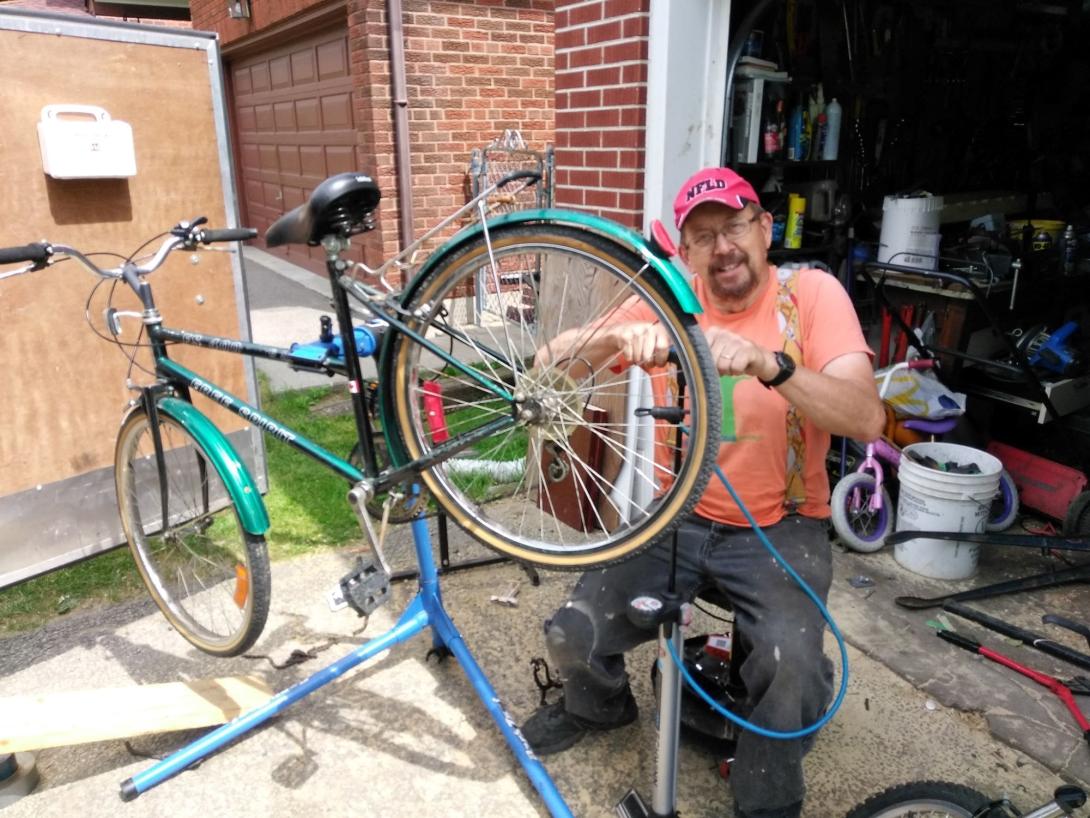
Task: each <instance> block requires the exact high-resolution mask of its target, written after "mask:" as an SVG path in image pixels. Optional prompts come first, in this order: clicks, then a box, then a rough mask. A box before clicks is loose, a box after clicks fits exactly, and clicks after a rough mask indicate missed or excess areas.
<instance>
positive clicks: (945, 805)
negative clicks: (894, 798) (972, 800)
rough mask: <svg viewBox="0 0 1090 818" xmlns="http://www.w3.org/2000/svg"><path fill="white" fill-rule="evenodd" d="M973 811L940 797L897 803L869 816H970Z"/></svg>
mask: <svg viewBox="0 0 1090 818" xmlns="http://www.w3.org/2000/svg"><path fill="white" fill-rule="evenodd" d="M972 815H973V812H972V811H971V810H967V809H965V808H964V807H960V806H958V805H956V804H951V803H950V802H949V801H943V800H941V799H935V800H919V801H915V802H913V803H911V804H898V805H896V806H892V807H889V808H887V809H884V810H882V811H881V812H876V813H874V814H873V815H872V816H871V818H972Z"/></svg>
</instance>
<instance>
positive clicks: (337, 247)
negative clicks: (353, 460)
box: [322, 234, 378, 477]
mask: <svg viewBox="0 0 1090 818" xmlns="http://www.w3.org/2000/svg"><path fill="white" fill-rule="evenodd" d="M322 247H323V248H324V249H325V252H326V271H327V273H328V274H329V281H330V284H331V286H332V290H333V310H334V312H335V314H336V316H337V325H338V328H339V330H340V333H341V343H342V344H343V349H344V363H345V369H346V370H347V372H348V391H349V393H350V394H351V396H352V413H353V415H354V417H355V420H356V435H357V437H358V438H359V441H360V448H361V449H362V451H363V463H364V473H365V474H366V475H367V476H368V477H373V476H374V475H375V474H376V473H377V471H378V469H377V466H376V463H375V447H374V442H373V441H372V439H371V419H370V416H369V415H368V414H367V392H366V390H365V389H364V387H363V370H362V369H361V368H360V357H359V349H358V347H357V346H356V330H355V327H353V326H352V312H351V310H350V309H349V306H348V293H346V292H345V289H344V287H342V286H341V284H340V278H341V275H342V274H343V273H344V271H345V270H346V269H347V268H348V262H347V261H345V260H344V259H343V258H341V254H342V253H343V252H344V251H345V250H347V249H348V239H347V238H346V237H342V236H338V235H335V234H332V235H328V236H324V237H323V238H322Z"/></svg>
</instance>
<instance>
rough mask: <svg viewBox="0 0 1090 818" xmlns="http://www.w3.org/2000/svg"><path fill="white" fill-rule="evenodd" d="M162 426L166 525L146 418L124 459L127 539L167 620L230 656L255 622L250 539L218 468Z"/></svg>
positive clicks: (168, 423) (171, 427)
mask: <svg viewBox="0 0 1090 818" xmlns="http://www.w3.org/2000/svg"><path fill="white" fill-rule="evenodd" d="M160 421H161V422H160V427H159V428H160V436H161V438H162V446H163V451H164V462H165V466H166V475H167V485H168V498H169V500H168V509H167V515H168V524H167V526H166V527H165V528H164V527H163V526H162V525H161V520H162V510H161V509H162V506H161V499H160V493H159V473H158V467H157V463H156V457H155V448H154V442H153V439H152V435H151V428H150V424H149V423H148V422H147V419H146V417H145V418H142V421H141V422H140V423H138V424H137V425H136V426H134V427H133V429H132V432H131V433H130V434H129V435H128V436H127V438H126V439H125V440H124V441H123V444H122V447H121V449H120V451H119V452H118V463H119V464H120V468H121V469H122V471H121V475H120V479H119V504H120V508H121V512H122V520H123V523H124V527H125V533H126V535H127V536H128V539H129V544H130V547H131V548H132V551H133V554H134V556H135V558H136V563H137V567H138V568H139V570H140V573H141V575H142V576H143V578H144V581H145V584H146V585H147V587H148V590H149V591H150V592H151V594H152V596H153V597H154V598H155V601H156V603H157V604H158V605H159V607H160V608H161V609H162V610H163V613H164V614H166V616H167V618H168V619H169V620H170V621H171V622H172V623H173V624H174V625H175V626H176V627H177V628H178V629H179V631H180V632H181V633H182V635H183V636H185V638H186V639H188V640H189V641H191V642H193V643H194V644H196V645H197V646H198V647H201V648H204V649H211V650H213V651H225V650H228V649H230V648H231V647H232V646H233V645H234V644H236V643H237V642H238V641H239V639H240V638H242V636H243V634H244V633H245V632H246V630H247V626H248V624H249V622H250V620H251V618H252V616H253V599H254V595H253V593H252V589H253V582H254V579H253V577H252V576H251V565H250V560H249V555H248V552H247V548H246V541H245V534H244V533H243V531H242V529H241V526H240V525H239V521H238V518H237V516H236V514H235V512H234V507H233V506H232V505H231V503H230V499H229V496H228V493H227V490H226V488H225V486H224V485H223V483H222V481H221V480H220V478H219V474H218V473H217V472H216V469H215V467H214V466H213V465H212V464H211V463H210V462H209V461H208V460H207V459H206V458H205V457H204V454H203V453H202V451H201V450H200V449H199V447H197V446H196V445H195V444H194V442H193V440H192V438H190V437H189V435H188V434H186V433H185V432H184V430H183V429H182V428H181V427H180V426H179V425H177V424H176V423H174V421H172V420H171V419H169V418H166V417H161V418H160Z"/></svg>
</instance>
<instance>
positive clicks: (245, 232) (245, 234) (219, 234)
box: [197, 227, 257, 244]
mask: <svg viewBox="0 0 1090 818" xmlns="http://www.w3.org/2000/svg"><path fill="white" fill-rule="evenodd" d="M256 238H257V231H256V230H254V229H253V228H252V227H226V228H223V229H221V230H201V231H200V234H199V237H198V239H197V240H198V241H200V242H202V243H203V244H211V243H212V242H214V241H248V240H250V239H256Z"/></svg>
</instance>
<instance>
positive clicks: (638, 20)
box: [621, 14, 650, 40]
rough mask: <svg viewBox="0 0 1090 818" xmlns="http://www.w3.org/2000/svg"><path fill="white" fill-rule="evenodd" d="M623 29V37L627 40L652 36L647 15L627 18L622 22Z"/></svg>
mask: <svg viewBox="0 0 1090 818" xmlns="http://www.w3.org/2000/svg"><path fill="white" fill-rule="evenodd" d="M621 28H622V31H623V34H622V35H621V36H622V37H624V38H625V39H626V40H629V39H633V38H636V37H647V36H650V35H649V32H650V21H649V19H648V17H647V15H645V14H641V15H640V16H638V17H626V18H625V19H624V20H622V21H621Z"/></svg>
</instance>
